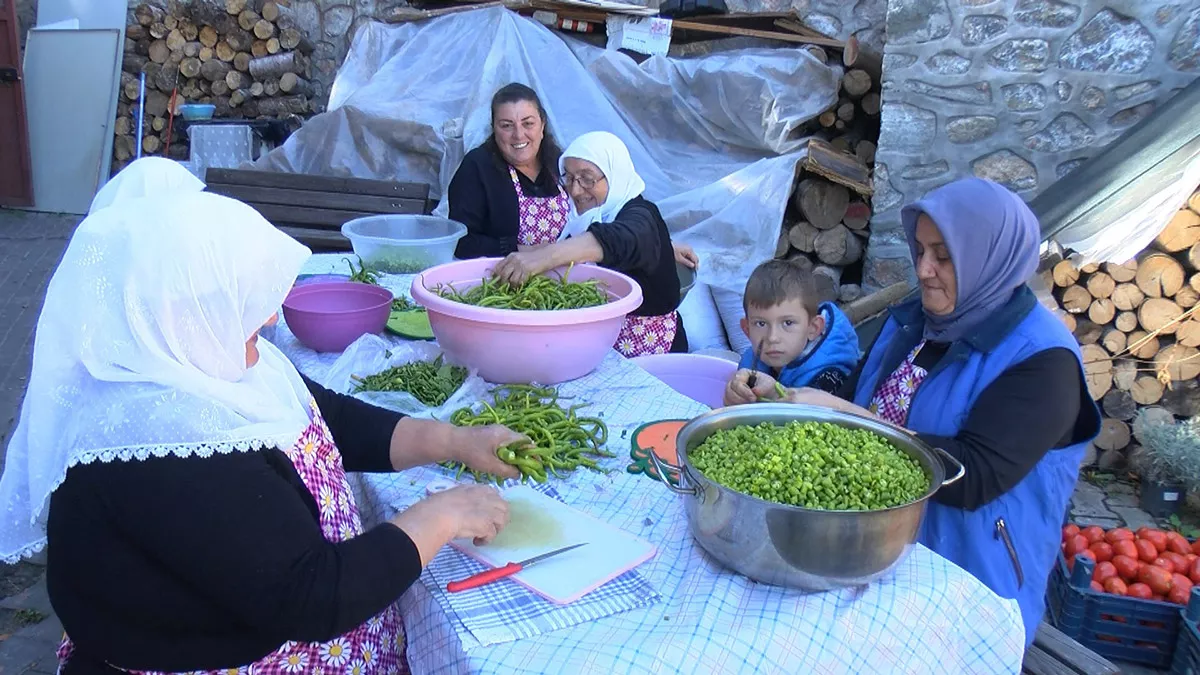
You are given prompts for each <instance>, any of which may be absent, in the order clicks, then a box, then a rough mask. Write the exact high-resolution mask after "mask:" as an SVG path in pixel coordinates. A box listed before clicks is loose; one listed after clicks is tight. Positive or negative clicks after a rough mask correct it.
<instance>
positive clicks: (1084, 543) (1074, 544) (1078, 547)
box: [1067, 534, 1157, 557]
mask: <svg viewBox="0 0 1200 675" xmlns="http://www.w3.org/2000/svg"><path fill="white" fill-rule="evenodd" d="M1087 547H1088V540H1087V537H1085V536H1083V535H1082V534H1077V535H1075V536H1074V537H1071V540H1070V541H1068V542H1067V555H1068V556H1072V555H1075V554H1076V553H1080V552H1081V551H1086V550H1087ZM1155 557H1157V554H1156V556H1155Z"/></svg>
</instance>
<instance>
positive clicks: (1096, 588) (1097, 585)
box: [1090, 581, 1104, 593]
mask: <svg viewBox="0 0 1200 675" xmlns="http://www.w3.org/2000/svg"><path fill="white" fill-rule="evenodd" d="M1090 587H1091V589H1092V590H1093V591H1096V592H1097V593H1103V592H1104V586H1102V585H1100V582H1099V581H1093V582H1092V583H1091V586H1090Z"/></svg>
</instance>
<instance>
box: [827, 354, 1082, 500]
mask: <svg viewBox="0 0 1200 675" xmlns="http://www.w3.org/2000/svg"><path fill="white" fill-rule="evenodd" d="M949 347H950V345H949V344H948V343H940V342H926V343H925V345H924V346H923V347H922V348H921V351H920V352H919V353H918V354H917V358H916V359H915V361H914V363H915V365H917V366H920V367H921V368H923V369H925V370H926V371H932V370H933V368H934V367H936V366H937V364H938V362H940V361H941V360H942V358H943V357H945V355H946V353H947V352H948V351H949ZM865 353H866V354H870V353H871V349H868V350H867V351H866V352H865ZM865 361H866V359H865V358H864V360H863V362H864V363H865ZM861 368H862V366H861V364H860V366H859V370H858V371H857V372H855V373H854V374H852V376H851V377H850V379H849V380H848V381H847V382H846V384H845V385H844V386H843V387H842V390H841V392H840V395H841V397H842V398H845V399H847V400H853V398H854V391H855V389H856V388H857V387H858V380H859V378H858V375H859V374H860V373H861ZM885 377H886V376H885ZM1082 386H1083V382H1082V377H1081V376H1080V373H1079V362H1078V360H1077V359H1076V358H1075V355H1074V354H1072V353H1071V352H1070V351H1068V350H1066V349H1061V348H1055V349H1047V350H1045V351H1042V352H1038V353H1036V354H1034V355H1033V356H1030V357H1029V358H1027V359H1025V360H1024V361H1021V362H1020V363H1016V364H1013V365H1011V366H1009V367H1008V369H1007V370H1005V371H1004V372H1003V373H1001V374H1000V376H999V377H997V378H996V379H995V380H993V381H992V383H991V384H990V385H988V386H987V387H986V388H985V389H984V390H983V392H981V393H980V395H979V398H978V399H976V401H975V405H974V406H972V408H971V410H970V411H969V412H968V413H967V419H966V420H965V421H964V422H963V424H962V426H961V427H960V428H959V430H958V434H957V435H956V436H954V437H952V438H951V437H946V436H937V435H934V434H925V433H918V434H917V437H919V438H920V439H921V440H923V441H925V442H926V443H928V444H929V445H931V446H936V447H939V448H942V449H943V450H945V451H946V452H948V453H950V455H952V456H953V457H954V458H955V459H957V460H958V461H960V462H962V464H963V466H964V467H965V468H966V473H965V474H964V475H963V478H962V480H959V481H957V482H955V483H953V484H951V485H948V486H946V487H944V488H941V489H940V490H938V491H937V492H936V493H935V494H934V495H933V501H935V502H939V503H942V504H946V505H948V506H956V507H959V508H963V509H967V510H975V509H978V508H979V507H981V506H983V505H984V504H987V503H988V502H990V501H992V500H994V499H996V498H997V497H1000V496H1001V495H1003V494H1004V493H1006V492H1008V491H1009V490H1011V489H1012V488H1013V487H1015V486H1016V485H1017V483H1019V482H1021V480H1022V479H1024V478H1025V476H1027V475H1028V474H1029V472H1030V471H1032V470H1033V467H1034V466H1036V465H1037V463H1038V462H1040V461H1041V460H1042V457H1044V456H1045V455H1046V453H1047V452H1049V451H1050V450H1052V449H1055V448H1064V447H1067V446H1068V445H1072V444H1073V443H1074V438H1075V437H1076V435H1077V434H1076V425H1077V424H1078V423H1079V420H1080V419H1081V416H1080V414H1079V412H1080V406H1081V403H1080V401H1081V391H1080V389H1081V387H1082Z"/></svg>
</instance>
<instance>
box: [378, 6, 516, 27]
mask: <svg viewBox="0 0 1200 675" xmlns="http://www.w3.org/2000/svg"><path fill="white" fill-rule="evenodd" d="M505 4H506V3H504V2H499V1H497V2H481V3H478V4H472V5H462V6H458V7H453V6H452V7H439V8H437V9H414V8H412V7H396V8H394V9H393V10H392V11H391V12H389V13H388V14H387V16H385V17H384V18H383V20H384V22H385V23H409V22H412V21H424V20H425V19H433V18H436V17H439V16H446V15H447V14H458V13H460V12H469V11H471V10H475V9H483V8H485V7H503V6H504V5H505Z"/></svg>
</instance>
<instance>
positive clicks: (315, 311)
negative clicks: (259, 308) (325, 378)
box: [283, 281, 392, 352]
mask: <svg viewBox="0 0 1200 675" xmlns="http://www.w3.org/2000/svg"><path fill="white" fill-rule="evenodd" d="M391 312H392V292H391V291H389V290H388V289H386V288H383V287H381V286H375V285H372V284H360V283H357V282H352V281H330V282H320V283H310V284H305V285H303V286H296V287H294V288H292V291H291V292H290V293H288V296H287V298H286V299H285V300H284V301H283V319H284V321H287V325H288V328H289V329H291V331H292V333H293V334H294V335H295V336H296V339H298V340H300V342H301V343H303V344H304V346H306V347H308V348H309V349H312V350H314V351H318V352H340V351H342V350H343V349H345V348H346V347H349V346H350V345H351V343H353V342H354V341H355V340H357V339H358V338H360V337H362V336H363V335H366V334H367V333H380V332H382V331H383V327H384V326H385V325H386V324H387V320H388V316H389V315H390V314H391Z"/></svg>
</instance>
